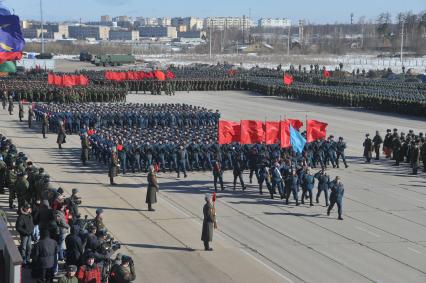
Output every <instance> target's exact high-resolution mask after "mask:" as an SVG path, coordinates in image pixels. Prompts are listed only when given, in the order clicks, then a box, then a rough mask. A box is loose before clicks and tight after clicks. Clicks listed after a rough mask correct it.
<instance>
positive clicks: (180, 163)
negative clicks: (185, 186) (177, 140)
mask: <svg viewBox="0 0 426 283" xmlns="http://www.w3.org/2000/svg"><path fill="white" fill-rule="evenodd" d="M187 155H188V153H187V151H186V149H185V148H184V147H183V145H181V146H180V148H179V151H178V158H179V161H178V169H177V177H178V178H180V172H181V171H182V172H183V176H184V177H185V178H186V177H188V175H186V169H185V163H186V159H187Z"/></svg>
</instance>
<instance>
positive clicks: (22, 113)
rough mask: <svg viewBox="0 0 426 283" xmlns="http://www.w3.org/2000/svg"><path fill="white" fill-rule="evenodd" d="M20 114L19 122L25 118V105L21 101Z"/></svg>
mask: <svg viewBox="0 0 426 283" xmlns="http://www.w3.org/2000/svg"><path fill="white" fill-rule="evenodd" d="M18 116H19V122H22V119H23V118H24V105H23V104H22V102H21V101H19V112H18Z"/></svg>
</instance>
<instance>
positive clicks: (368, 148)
mask: <svg viewBox="0 0 426 283" xmlns="http://www.w3.org/2000/svg"><path fill="white" fill-rule="evenodd" d="M362 145H363V146H364V157H365V162H367V163H370V162H371V157H372V152H373V141H372V140H371V139H370V135H369V134H366V135H365V140H364V143H363V144H362Z"/></svg>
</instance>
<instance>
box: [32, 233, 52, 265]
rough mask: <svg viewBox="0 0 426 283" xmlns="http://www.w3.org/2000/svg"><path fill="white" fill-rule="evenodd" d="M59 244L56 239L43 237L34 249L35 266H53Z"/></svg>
mask: <svg viewBox="0 0 426 283" xmlns="http://www.w3.org/2000/svg"><path fill="white" fill-rule="evenodd" d="M57 246H58V244H57V243H56V241H55V240H52V239H51V238H49V237H46V238H43V239H41V240H40V241H39V242H38V243H37V244H35V245H34V248H33V251H32V259H33V262H34V265H35V266H34V267H35V268H37V269H41V268H52V267H53V265H54V264H55V255H56V252H57Z"/></svg>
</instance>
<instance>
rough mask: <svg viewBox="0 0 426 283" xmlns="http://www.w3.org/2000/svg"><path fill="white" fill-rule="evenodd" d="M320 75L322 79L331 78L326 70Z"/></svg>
mask: <svg viewBox="0 0 426 283" xmlns="http://www.w3.org/2000/svg"><path fill="white" fill-rule="evenodd" d="M322 73H323V75H324V78H329V77H331V74H330V72H329V71H327V70H324V71H323V72H322Z"/></svg>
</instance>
